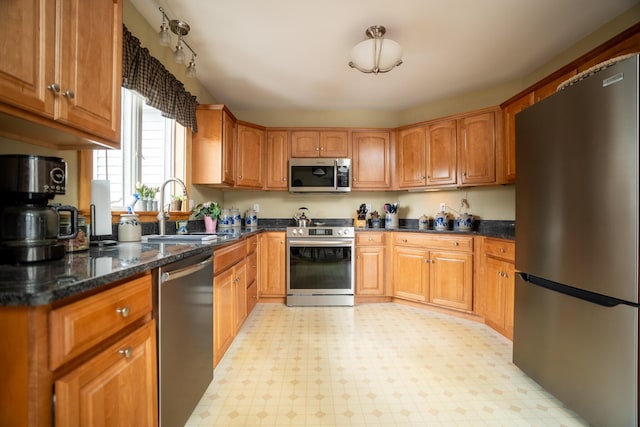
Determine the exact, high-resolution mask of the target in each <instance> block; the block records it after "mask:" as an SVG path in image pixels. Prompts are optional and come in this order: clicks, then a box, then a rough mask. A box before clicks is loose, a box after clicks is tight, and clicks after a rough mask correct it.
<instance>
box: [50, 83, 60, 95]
mask: <svg viewBox="0 0 640 427" xmlns="http://www.w3.org/2000/svg"><path fill="white" fill-rule="evenodd" d="M47 89H49V90H50V91H51V92H53V93H60V85H59V84H58V83H51V84H50V85H49V86H47Z"/></svg>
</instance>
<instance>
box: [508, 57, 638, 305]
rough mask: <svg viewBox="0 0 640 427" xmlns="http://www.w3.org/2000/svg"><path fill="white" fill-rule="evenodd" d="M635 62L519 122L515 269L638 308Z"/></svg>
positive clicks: (610, 70) (598, 76)
mask: <svg viewBox="0 0 640 427" xmlns="http://www.w3.org/2000/svg"><path fill="white" fill-rule="evenodd" d="M637 63H638V57H637V56H636V57H633V58H631V59H628V60H625V61H622V62H619V63H617V64H615V65H613V66H611V67H610V68H607V69H605V70H602V71H600V72H598V73H596V74H594V75H592V76H590V77H587V78H586V79H585V80H582V81H580V82H578V83H576V84H575V85H573V86H570V87H568V88H566V89H564V90H563V91H561V92H559V93H556V94H554V95H552V96H551V97H549V98H547V99H545V100H543V101H541V102H540V103H538V104H535V105H533V106H532V107H530V108H528V109H526V110H524V111H523V112H521V113H519V114H518V115H517V116H516V138H517V141H518V142H517V147H516V150H517V151H516V156H517V157H516V161H517V165H518V177H517V182H516V221H517V226H516V247H517V248H518V250H517V251H516V268H517V269H518V270H520V271H523V272H527V273H529V274H532V275H535V276H539V277H542V278H545V279H548V280H552V281H555V282H559V283H563V284H566V285H569V286H573V287H576V288H581V289H586V290H588V291H591V292H595V293H598V294H603V295H609V296H612V297H615V298H618V299H622V300H625V301H630V302H634V303H637V302H638V270H637V264H638V67H637Z"/></svg>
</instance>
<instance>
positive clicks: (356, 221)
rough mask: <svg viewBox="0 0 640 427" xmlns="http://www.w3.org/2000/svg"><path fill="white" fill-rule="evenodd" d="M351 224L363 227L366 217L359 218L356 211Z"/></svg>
mask: <svg viewBox="0 0 640 427" xmlns="http://www.w3.org/2000/svg"><path fill="white" fill-rule="evenodd" d="M353 226H354V227H356V228H365V227H366V226H367V220H366V218H363V219H360V218H359V217H358V212H356V214H355V216H354V217H353Z"/></svg>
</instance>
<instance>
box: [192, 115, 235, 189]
mask: <svg viewBox="0 0 640 427" xmlns="http://www.w3.org/2000/svg"><path fill="white" fill-rule="evenodd" d="M196 119H197V120H198V132H194V133H193V140H192V154H191V180H192V182H193V183H194V184H209V185H222V184H224V185H233V184H234V182H235V170H236V167H235V145H236V141H235V139H236V119H235V117H234V116H233V115H232V114H231V112H230V111H229V110H228V109H227V108H226V107H225V106H223V105H204V104H201V105H198V106H197V108H196Z"/></svg>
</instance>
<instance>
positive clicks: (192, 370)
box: [155, 253, 213, 427]
mask: <svg viewBox="0 0 640 427" xmlns="http://www.w3.org/2000/svg"><path fill="white" fill-rule="evenodd" d="M156 283H157V288H156V289H157V291H156V292H157V299H156V301H157V304H156V310H157V311H156V313H155V315H156V318H157V322H158V409H159V421H160V425H161V426H162V427H177V426H184V424H185V423H186V421H187V419H188V418H189V416H190V415H191V413H192V412H193V410H194V408H195V407H196V404H197V403H198V402H199V401H200V398H201V397H202V395H203V394H204V392H205V390H206V389H207V387H208V386H209V384H210V383H211V381H212V380H213V254H212V253H205V254H200V255H196V256H192V257H188V258H185V259H182V260H180V261H178V262H175V263H171V264H168V265H166V266H163V267H160V268H159V269H158V276H157V282H156Z"/></svg>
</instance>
